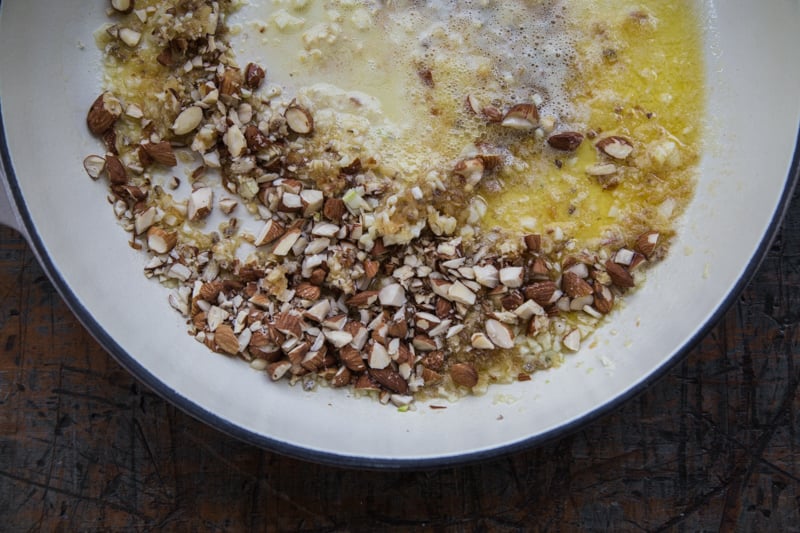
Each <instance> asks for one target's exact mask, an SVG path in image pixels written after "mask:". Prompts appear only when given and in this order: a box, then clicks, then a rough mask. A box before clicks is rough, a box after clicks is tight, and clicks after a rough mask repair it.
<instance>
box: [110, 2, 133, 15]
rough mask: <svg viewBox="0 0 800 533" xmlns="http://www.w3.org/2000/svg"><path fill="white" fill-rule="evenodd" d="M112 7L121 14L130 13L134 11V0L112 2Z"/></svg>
mask: <svg viewBox="0 0 800 533" xmlns="http://www.w3.org/2000/svg"><path fill="white" fill-rule="evenodd" d="M111 7H112V8H114V9H115V10H116V11H119V12H120V13H130V12H131V11H133V7H134V3H133V0H111Z"/></svg>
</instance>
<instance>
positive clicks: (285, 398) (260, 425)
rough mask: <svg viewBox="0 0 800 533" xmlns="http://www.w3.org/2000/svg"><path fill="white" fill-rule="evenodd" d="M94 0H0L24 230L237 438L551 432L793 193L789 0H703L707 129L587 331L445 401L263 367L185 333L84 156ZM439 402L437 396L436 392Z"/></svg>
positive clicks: (64, 283)
mask: <svg viewBox="0 0 800 533" xmlns="http://www.w3.org/2000/svg"><path fill="white" fill-rule="evenodd" d="M106 5H107V2H106V1H105V0H92V1H88V0H60V1H58V2H53V1H45V0H34V1H31V0H4V1H3V2H2V4H1V5H0V104H1V105H2V107H1V108H0V109H1V110H2V121H3V129H4V131H3V135H4V137H5V141H6V144H7V146H6V149H7V151H6V152H5V153H4V161H3V163H4V164H5V165H6V171H7V173H8V174H9V183H10V186H11V188H12V189H13V190H14V192H15V196H16V200H17V203H18V204H19V208H20V211H21V212H22V214H23V218H24V220H25V223H26V226H27V230H28V233H29V234H30V235H31V240H32V244H33V246H34V248H35V250H36V252H37V254H38V255H39V256H40V259H42V261H43V263H44V264H45V266H46V268H47V270H48V272H49V274H50V275H51V277H53V279H54V280H55V282H56V284H57V286H58V287H59V289H60V290H61V291H62V294H63V295H64V296H65V298H66V300H67V301H68V303H69V304H70V306H71V307H72V308H73V310H74V311H75V312H76V314H77V315H78V316H79V318H81V320H82V321H83V322H84V323H85V324H86V325H87V326H88V327H89V328H90V329H91V330H92V331H93V332H94V334H95V335H96V336H97V337H98V339H99V340H100V341H101V342H103V343H104V345H105V346H106V347H107V348H108V349H109V350H110V351H111V352H112V353H113V354H114V355H115V356H116V357H117V358H118V359H119V360H120V361H121V362H122V364H123V365H125V366H126V367H128V368H129V369H131V370H132V371H133V372H134V373H136V374H137V375H138V376H139V377H140V378H142V379H143V380H144V381H145V382H146V383H148V384H149V385H151V386H152V387H154V388H155V389H156V390H157V391H158V392H160V393H162V394H164V395H165V396H167V397H168V398H169V399H171V400H172V401H174V402H175V403H177V404H178V405H179V406H181V407H182V408H184V409H186V410H187V411H189V412H190V413H192V414H194V415H195V416H198V417H200V418H202V419H204V420H206V421H207V422H209V423H211V424H213V425H215V426H217V427H219V428H221V429H224V430H227V431H230V432H232V433H234V434H235V435H237V436H240V437H242V438H245V439H247V440H249V441H251V442H254V443H258V444H260V445H263V446H267V447H270V448H272V449H276V450H279V451H282V452H285V453H289V454H292V455H298V456H302V457H306V458H316V459H319V460H324V461H329V462H339V463H358V464H362V465H372V466H380V465H389V466H402V465H424V464H432V463H439V464H443V463H447V462H453V461H461V460H466V459H475V458H479V457H481V456H483V455H484V454H490V453H494V452H497V451H501V450H509V449H514V448H516V447H518V446H521V445H524V444H526V443H530V442H531V441H532V440H537V439H541V438H544V437H546V436H549V435H552V434H553V433H552V432H554V431H558V430H563V429H565V428H567V427H569V426H572V425H574V424H575V423H577V422H579V421H581V420H583V419H585V418H586V417H588V416H590V415H592V414H597V413H599V412H600V410H601V409H602V408H604V407H609V406H611V405H613V404H614V402H615V401H619V400H620V399H622V398H624V397H626V396H628V395H629V394H630V393H632V392H633V391H635V390H639V389H641V387H642V386H644V385H645V384H646V383H648V379H649V378H651V377H652V376H653V375H654V373H657V372H658V370H659V369H661V368H662V367H664V366H665V365H667V364H668V363H669V362H670V361H671V360H673V358H674V356H675V355H676V354H678V353H680V352H681V351H682V350H684V349H685V347H686V346H687V344H689V343H690V342H691V341H692V340H693V339H694V338H695V337H696V336H697V335H698V334H699V333H700V332H701V331H702V330H703V329H704V328H705V327H706V326H707V325H708V323H709V321H710V320H712V319H713V318H715V316H716V314H717V313H718V312H719V309H720V306H722V305H723V304H724V303H725V302H726V300H727V299H728V298H729V296H730V294H731V292H732V291H733V290H734V289H735V288H737V285H739V284H740V283H741V280H742V278H743V276H744V275H745V274H747V273H748V272H751V271H752V270H753V269H754V267H755V264H754V256H755V255H756V254H757V252H758V251H759V250H762V251H763V247H764V245H765V243H764V239H765V236H768V235H769V234H770V233H771V229H772V227H773V225H774V224H775V219H776V216H777V215H778V212H779V211H780V209H781V208H782V206H783V205H784V203H785V200H786V199H787V196H788V194H789V192H790V191H789V185H788V181H787V176H789V174H790V172H791V171H792V168H791V165H792V157H793V154H794V151H795V146H796V143H797V131H798V124H799V123H800V69H798V68H797V50H800V32H798V28H800V2H797V1H793V0H775V1H773V2H770V3H769V7H768V8H767V7H764V4H762V3H756V2H751V1H749V0H735V1H732V0H725V1H724V2H711V1H705V2H700V5H701V6H702V9H703V11H704V12H705V19H704V20H705V23H706V25H707V28H708V31H707V33H706V39H707V50H708V59H707V66H708V80H709V89H710V91H709V99H710V100H709V105H708V116H709V123H710V131H709V142H708V148H707V150H706V155H705V157H704V159H703V162H702V177H701V179H700V183H699V185H698V188H697V195H696V198H695V199H694V201H693V203H692V205H691V207H690V209H689V210H688V212H687V213H686V216H685V219H684V223H683V227H682V230H681V233H680V239H679V242H677V243H676V245H675V247H674V249H673V253H672V254H671V256H670V257H669V258H668V259H667V260H666V261H665V262H663V263H662V264H661V265H660V266H659V267H658V268H657V269H656V270H655V271H654V272H653V273H652V274H651V275H650V276H649V279H648V282H647V283H646V284H645V286H644V288H643V289H642V290H640V291H639V292H638V293H637V294H636V295H635V296H634V297H632V298H630V299H629V305H628V306H627V307H626V308H625V309H624V310H622V311H621V312H619V313H618V314H617V315H616V316H615V317H614V320H613V321H612V323H611V325H610V327H606V328H604V329H602V330H601V331H600V332H598V333H597V334H596V339H597V343H596V346H595V347H594V348H591V349H584V350H583V351H582V352H581V353H579V354H578V355H575V356H571V357H570V358H569V359H568V360H567V362H566V363H565V364H564V365H563V366H562V367H561V368H560V369H557V370H554V371H550V372H543V373H539V374H536V375H535V376H534V379H533V381H531V382H526V383H518V384H514V385H509V386H497V387H494V388H492V389H490V391H489V393H488V394H487V395H486V396H483V397H472V398H468V399H465V400H463V401H460V402H458V403H455V404H447V409H442V410H432V409H430V408H428V407H427V406H426V405H424V404H423V405H419V407H418V410H417V411H416V412H407V413H400V412H397V411H396V410H395V409H393V408H390V407H384V406H380V405H378V404H377V403H376V402H373V401H369V400H356V399H354V398H352V397H351V396H349V395H348V394H347V393H346V392H344V391H334V390H327V389H320V390H318V391H316V392H313V393H308V392H304V391H302V390H301V389H300V387H295V388H290V387H288V386H287V385H286V384H285V383H281V384H274V383H271V382H269V381H268V379H267V378H266V377H265V375H264V374H260V373H256V372H254V371H252V370H250V369H249V368H248V366H247V365H246V364H244V363H242V362H240V361H236V360H231V359H228V358H225V357H222V356H218V355H214V354H211V353H210V352H208V351H207V350H206V349H205V348H204V347H203V346H201V345H200V344H198V343H197V342H195V341H194V340H193V339H192V338H190V337H189V336H188V335H187V334H186V330H185V327H184V324H183V321H182V319H181V318H180V317H179V316H178V314H177V313H175V312H174V311H173V310H172V309H171V308H170V307H169V305H168V304H167V301H166V297H167V291H166V290H165V289H163V288H162V287H160V286H158V285H157V284H155V283H153V282H150V281H148V280H146V279H145V277H144V276H143V274H142V267H143V264H144V257H143V256H142V255H140V254H139V253H137V252H135V251H134V250H132V249H131V248H130V247H129V246H128V243H127V238H126V235H125V233H124V232H123V230H122V229H121V228H120V227H119V226H117V224H116V222H115V219H114V216H113V213H112V210H111V208H110V206H109V204H108V203H107V202H106V196H107V192H106V186H105V184H104V183H101V182H93V181H91V180H90V179H89V178H88V177H87V176H86V174H85V173H84V171H83V168H82V164H81V162H82V160H83V157H84V156H85V155H87V154H89V153H96V152H97V151H98V150H99V144H98V142H97V141H96V140H95V139H94V138H92V137H91V136H90V135H89V133H88V131H87V130H86V127H85V125H84V124H85V122H84V120H85V115H86V110H87V109H88V107H89V105H90V104H91V103H92V101H93V100H94V98H95V97H96V95H97V94H98V92H99V89H100V87H99V80H100V77H99V51H98V50H97V49H96V48H95V46H94V44H93V40H92V33H93V32H94V31H95V30H96V29H97V28H98V27H99V26H100V24H101V23H102V22H103V21H104V20H105V14H104V10H105V8H106ZM438 403H440V404H441V403H442V402H438Z"/></svg>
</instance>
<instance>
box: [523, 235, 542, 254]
mask: <svg viewBox="0 0 800 533" xmlns="http://www.w3.org/2000/svg"><path fill="white" fill-rule="evenodd" d="M524 240H525V248H527V249H528V251H529V252H533V253H535V254H538V253H539V252H540V251H542V236H541V235H539V234H536V233H533V234H530V235H525V239H524Z"/></svg>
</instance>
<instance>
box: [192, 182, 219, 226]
mask: <svg viewBox="0 0 800 533" xmlns="http://www.w3.org/2000/svg"><path fill="white" fill-rule="evenodd" d="M213 203H214V190H213V189H212V188H211V187H200V188H198V189H195V190H194V191H192V194H191V195H190V196H189V205H188V215H189V220H201V219H204V218H206V217H207V216H208V215H209V214H211V208H212V207H213Z"/></svg>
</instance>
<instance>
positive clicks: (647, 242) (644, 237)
mask: <svg viewBox="0 0 800 533" xmlns="http://www.w3.org/2000/svg"><path fill="white" fill-rule="evenodd" d="M90 175H91V174H90ZM659 238H660V234H659V233H658V232H657V231H646V232H644V233H642V234H641V235H639V237H638V238H637V239H636V245H635V249H636V251H637V252H639V253H640V254H642V255H643V256H645V257H646V258H647V259H650V258H651V257H652V256H653V253H654V252H655V251H656V246H657V245H658V240H659Z"/></svg>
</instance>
